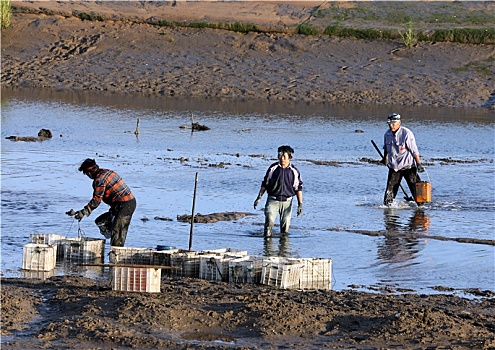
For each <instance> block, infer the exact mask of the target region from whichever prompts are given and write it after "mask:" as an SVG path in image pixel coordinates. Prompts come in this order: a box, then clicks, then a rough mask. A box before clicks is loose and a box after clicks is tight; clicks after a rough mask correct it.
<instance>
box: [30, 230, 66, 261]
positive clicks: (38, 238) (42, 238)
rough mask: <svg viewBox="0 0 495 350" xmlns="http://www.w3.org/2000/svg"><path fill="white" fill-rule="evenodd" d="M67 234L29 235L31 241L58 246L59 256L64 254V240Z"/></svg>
mask: <svg viewBox="0 0 495 350" xmlns="http://www.w3.org/2000/svg"><path fill="white" fill-rule="evenodd" d="M66 238H67V237H66V236H62V235H58V234H56V233H31V234H30V235H29V242H30V243H36V244H49V245H54V246H55V245H56V246H57V258H62V257H63V256H64V249H63V246H62V244H63V241H64V240H65V239H66Z"/></svg>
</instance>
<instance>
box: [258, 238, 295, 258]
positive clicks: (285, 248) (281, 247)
mask: <svg viewBox="0 0 495 350" xmlns="http://www.w3.org/2000/svg"><path fill="white" fill-rule="evenodd" d="M274 239H276V237H274V236H269V237H266V236H265V237H264V242H263V243H264V244H263V248H264V249H263V250H264V255H265V256H282V257H290V255H291V253H290V243H289V236H288V235H281V236H280V239H279V241H278V251H277V250H276V249H274V247H273V240H274Z"/></svg>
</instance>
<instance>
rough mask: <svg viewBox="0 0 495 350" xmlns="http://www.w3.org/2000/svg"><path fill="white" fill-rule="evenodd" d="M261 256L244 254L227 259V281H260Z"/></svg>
mask: <svg viewBox="0 0 495 350" xmlns="http://www.w3.org/2000/svg"><path fill="white" fill-rule="evenodd" d="M263 259H264V258H263V257H262V256H244V257H242V258H236V259H233V260H230V261H229V282H232V283H256V284H258V283H260V281H261V271H262V267H263Z"/></svg>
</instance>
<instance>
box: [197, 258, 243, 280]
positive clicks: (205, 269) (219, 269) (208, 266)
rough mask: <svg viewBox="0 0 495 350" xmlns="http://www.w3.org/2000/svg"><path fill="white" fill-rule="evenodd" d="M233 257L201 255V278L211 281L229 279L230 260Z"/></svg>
mask: <svg viewBox="0 0 495 350" xmlns="http://www.w3.org/2000/svg"><path fill="white" fill-rule="evenodd" d="M233 259H234V258H232V257H228V256H227V257H225V256H216V255H201V256H200V258H199V264H200V265H199V278H201V279H204V280H209V281H224V282H228V280H229V262H230V261H231V260H233Z"/></svg>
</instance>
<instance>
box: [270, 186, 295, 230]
mask: <svg viewBox="0 0 495 350" xmlns="http://www.w3.org/2000/svg"><path fill="white" fill-rule="evenodd" d="M291 215H292V198H290V199H289V200H287V201H277V200H275V199H273V198H271V197H270V196H268V199H267V200H266V204H265V236H271V235H272V231H273V225H274V224H275V219H276V218H277V216H280V233H281V234H283V235H285V234H288V233H289V227H290V218H291Z"/></svg>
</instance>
